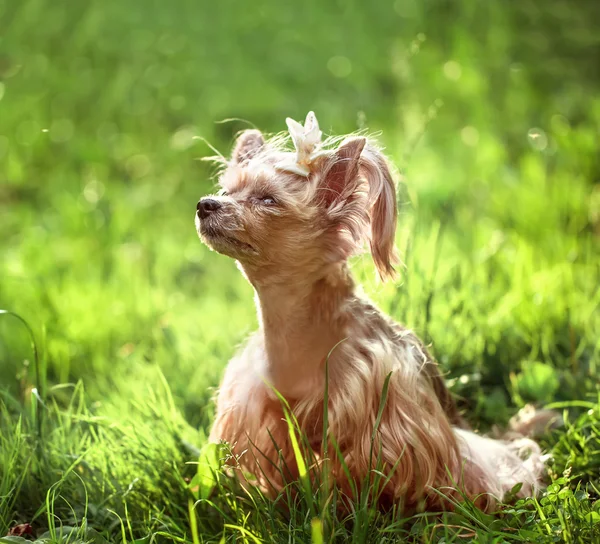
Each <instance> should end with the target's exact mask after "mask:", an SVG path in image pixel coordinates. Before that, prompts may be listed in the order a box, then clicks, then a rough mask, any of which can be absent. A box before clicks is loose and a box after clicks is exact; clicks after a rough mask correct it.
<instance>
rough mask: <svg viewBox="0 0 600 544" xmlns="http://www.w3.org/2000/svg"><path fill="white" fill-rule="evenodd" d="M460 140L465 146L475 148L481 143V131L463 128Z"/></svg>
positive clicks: (473, 128) (470, 127)
mask: <svg viewBox="0 0 600 544" xmlns="http://www.w3.org/2000/svg"><path fill="white" fill-rule="evenodd" d="M460 138H461V140H462V141H463V143H464V144H465V145H468V146H469V147H475V146H476V145H477V144H478V143H479V131H478V130H477V129H476V128H475V127H472V126H466V127H463V129H462V130H461V131H460Z"/></svg>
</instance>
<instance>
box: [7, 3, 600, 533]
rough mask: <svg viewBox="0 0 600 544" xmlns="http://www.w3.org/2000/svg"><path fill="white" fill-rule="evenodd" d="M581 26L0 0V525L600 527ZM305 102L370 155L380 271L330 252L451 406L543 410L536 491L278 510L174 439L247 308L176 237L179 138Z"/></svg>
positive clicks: (221, 131) (592, 215) (204, 254)
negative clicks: (546, 424) (385, 241)
mask: <svg viewBox="0 0 600 544" xmlns="http://www.w3.org/2000/svg"><path fill="white" fill-rule="evenodd" d="M599 19H600V4H597V3H595V2H591V1H589V2H586V1H584V0H581V1H579V2H570V1H567V0H548V1H547V2H544V3H543V5H541V4H540V3H538V2H534V1H532V0H523V1H522V2H520V3H516V2H497V1H489V2H483V1H479V2H477V1H472V0H459V1H457V2H454V3H450V2H445V1H441V0H424V1H421V2H417V1H416V0H396V1H395V2H392V1H389V2H388V1H385V2H371V3H369V2H360V3H359V2H355V3H353V2H351V3H342V2H334V1H332V0H328V1H322V2H317V1H314V0H311V1H309V2H304V3H297V4H295V5H294V4H289V3H285V2H280V1H276V0H262V1H260V2H257V3H254V4H246V5H242V4H241V3H237V4H235V3H233V2H228V1H224V2H207V1H206V0H178V1H172V2H148V1H143V0H129V1H128V2H123V1H118V0H104V1H94V0H78V1H77V2H75V1H70V2H51V1H50V0H0V309H1V310H2V313H0V543H2V544H6V543H8V542H13V544H14V543H17V544H18V543H20V542H24V540H22V539H23V538H26V539H29V540H34V539H36V538H38V539H39V540H40V541H43V542H61V543H66V542H72V543H76V542H84V541H93V542H95V543H103V542H105V541H109V542H123V543H126V542H127V543H139V544H141V543H144V544H146V543H150V542H163V541H164V542H182V543H183V542H186V543H187V542H190V543H192V542H193V543H194V544H197V543H199V542H315V543H320V542H332V541H337V542H372V543H380V542H397V541H399V540H403V539H404V540H408V541H414V542H439V543H441V542H470V541H474V542H485V543H488V542H489V543H491V542H542V543H546V542H548V543H550V542H563V541H564V542H574V543H575V542H577V543H584V542H600V387H599V382H600V308H599V307H600V154H599V149H600V136H599V134H600V92H599V91H600V62H599V59H600V34H599V33H598V30H597V21H598V20H599ZM309 110H314V111H315V112H316V113H317V115H318V117H319V120H320V122H321V126H322V128H323V129H324V130H325V132H327V133H328V134H344V133H347V132H351V131H354V130H357V129H368V130H369V131H371V132H372V133H376V134H377V135H378V138H379V140H380V141H381V143H382V144H383V145H384V146H385V147H386V149H387V153H388V155H389V156H390V158H391V159H392V160H393V162H394V163H395V165H396V166H397V168H398V170H399V172H400V174H401V178H402V179H401V189H400V191H399V204H400V206H401V214H400V220H399V226H398V235H397V244H398V247H399V248H400V250H401V253H402V258H403V261H404V266H403V268H402V270H401V274H400V278H399V279H398V280H397V281H396V282H393V283H386V284H382V283H379V282H378V281H377V280H376V279H375V274H374V271H373V267H372V264H371V262H370V260H369V258H368V256H363V257H360V258H357V259H355V260H354V262H353V270H354V272H355V274H356V276H357V278H358V279H359V280H360V282H361V283H362V285H363V286H364V290H365V291H366V292H367V293H368V295H369V296H370V297H371V298H372V299H373V300H375V301H376V302H377V304H379V306H380V307H381V308H382V309H383V310H385V311H387V312H388V313H390V314H391V315H392V316H394V317H395V318H396V319H397V320H399V321H402V322H403V323H406V324H407V326H409V327H411V328H412V329H413V330H415V331H416V332H417V333H418V334H419V335H420V336H421V337H422V338H423V339H424V340H425V341H426V342H427V343H428V344H430V345H431V350H432V352H433V353H434V354H435V356H436V358H437V359H438V361H439V363H440V365H441V366H442V368H443V370H444V372H445V373H446V375H447V381H448V385H449V386H450V387H451V389H452V390H453V391H454V392H455V393H456V395H458V396H459V398H460V405H461V408H462V410H463V411H464V412H465V415H466V417H467V418H468V419H469V421H470V422H471V424H472V425H473V426H474V427H475V428H477V429H480V430H481V431H483V432H487V431H490V430H491V429H493V428H494V427H495V426H497V427H499V428H502V427H503V426H505V425H506V424H507V421H508V420H509V418H510V417H511V416H512V415H513V414H515V413H516V412H517V411H518V410H519V409H520V408H522V407H523V406H524V405H526V404H527V403H533V404H535V405H537V406H540V407H542V406H551V407H554V408H555V409H556V410H558V411H560V412H561V414H563V415H564V419H565V424H564V426H563V427H562V428H560V429H557V430H555V431H552V432H550V433H548V434H546V435H545V436H544V437H543V438H542V439H541V443H542V445H543V447H544V449H545V450H546V451H547V452H549V453H550V454H551V455H552V458H551V460H549V462H548V482H549V484H550V485H549V487H548V488H547V489H546V490H545V491H543V492H542V493H541V494H540V495H539V496H538V497H537V498H531V499H526V500H520V501H518V502H517V503H515V502H514V501H513V502H512V503H511V504H506V505H502V506H501V507H500V508H499V510H498V512H497V513H496V514H494V515H485V514H483V513H481V512H480V511H478V510H477V509H476V508H475V507H474V506H473V505H472V504H469V503H468V502H466V503H464V504H462V505H459V507H458V508H457V510H456V512H454V513H452V514H443V515H442V514H438V515H431V516H430V515H417V516H412V517H409V518H405V517H403V515H402V513H401V512H387V513H384V512H377V511H375V510H373V509H372V508H370V506H369V504H368V501H367V500H365V499H364V497H363V498H359V499H358V500H357V503H356V508H355V511H354V513H352V514H349V515H339V514H337V513H336V510H335V504H333V503H332V502H331V501H328V500H326V497H324V496H323V494H322V493H320V491H319V490H318V489H315V490H314V496H313V495H312V494H308V493H307V492H305V491H304V490H303V489H302V488H300V492H299V494H298V496H297V499H296V502H295V503H294V504H293V506H292V508H290V509H287V510H286V509H284V508H282V507H281V505H280V502H281V501H279V502H277V501H276V502H273V501H269V500H267V499H266V498H264V497H262V496H261V495H260V494H259V493H257V492H251V493H245V492H243V491H241V490H240V489H237V487H236V485H235V483H234V482H232V481H228V480H227V479H225V478H223V477H218V478H215V477H214V476H213V475H212V473H211V471H210V469H211V468H213V467H214V465H215V463H214V461H211V455H212V454H213V453H214V451H212V450H206V449H204V450H203V452H204V453H203V454H202V456H200V453H199V452H200V450H202V448H203V447H204V445H205V444H206V436H207V433H208V429H209V426H210V422H211V419H212V415H213V406H212V404H211V399H212V396H213V393H214V389H215V387H216V386H217V385H218V382H219V378H220V376H221V373H222V371H223V368H224V366H225V364H226V363H227V361H228V359H229V358H230V357H231V356H232V354H233V353H234V352H235V350H236V349H237V347H238V346H239V345H240V343H241V342H243V340H244V339H245V337H246V336H247V335H248V334H249V333H250V332H251V331H252V330H253V329H254V328H255V327H256V317H255V314H254V307H253V301H252V297H253V293H252V289H251V288H250V286H249V285H247V284H246V283H245V281H244V279H243V278H242V277H241V275H240V274H239V272H238V270H237V269H236V267H235V264H234V263H233V262H232V261H231V260H229V259H228V258H226V257H223V256H220V255H217V254H216V253H212V252H210V251H209V250H208V249H207V248H206V247H204V246H203V245H202V244H201V243H200V241H199V240H198V238H197V236H196V232H195V229H194V224H193V219H194V212H195V204H196V201H197V200H198V198H199V197H200V196H202V195H204V194H207V193H209V192H210V191H211V190H212V187H213V185H214V169H213V168H212V167H211V166H210V165H209V164H208V163H206V162H203V161H202V160H201V159H202V158H203V157H206V156H208V155H212V154H214V153H213V151H212V150H211V147H214V148H216V149H217V150H219V151H220V152H222V153H228V151H229V149H230V146H231V143H232V142H233V139H234V137H235V134H236V133H237V132H238V131H239V130H240V129H243V128H246V127H247V126H249V125H250V126H252V125H256V126H258V127H260V128H261V129H263V130H265V131H267V132H278V131H281V130H283V129H284V128H285V123H284V120H285V117H286V116H291V117H294V118H296V119H302V118H303V117H304V115H305V114H306V112H307V111H309ZM32 340H33V341H32ZM199 461H200V462H199ZM217 468H218V467H217ZM19 524H29V525H30V526H31V527H30V534H25V535H21V536H18V531H17V529H15V528H16V526H17V525H19ZM21 529H22V530H24V529H26V527H25V526H22V527H21ZM27 529H28V530H29V528H27ZM9 531H12V533H13V536H11V537H7V538H3V537H2V535H6V534H8V533H9ZM15 535H16V536H15Z"/></svg>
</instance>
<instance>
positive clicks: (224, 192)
mask: <svg viewBox="0 0 600 544" xmlns="http://www.w3.org/2000/svg"><path fill="white" fill-rule="evenodd" d="M227 195H228V193H227V191H226V190H225V189H221V190H220V191H219V192H218V193H217V196H227Z"/></svg>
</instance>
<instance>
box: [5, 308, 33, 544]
mask: <svg viewBox="0 0 600 544" xmlns="http://www.w3.org/2000/svg"><path fill="white" fill-rule="evenodd" d="M0 313H4V310H0ZM29 543H30V541H29V540H27V539H26V538H23V537H22V536H1V537H0V544H29Z"/></svg>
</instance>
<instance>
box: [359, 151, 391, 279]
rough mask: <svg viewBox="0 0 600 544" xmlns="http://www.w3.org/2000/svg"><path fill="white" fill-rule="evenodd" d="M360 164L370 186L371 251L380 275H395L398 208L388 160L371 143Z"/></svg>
mask: <svg viewBox="0 0 600 544" xmlns="http://www.w3.org/2000/svg"><path fill="white" fill-rule="evenodd" d="M359 168H360V172H361V174H362V175H363V176H364V178H365V180H366V182H367V184H368V186H369V204H370V206H371V210H370V221H371V236H370V240H369V242H370V246H371V254H372V255H373V260H374V261H375V266H376V267H377V271H378V272H379V276H380V277H381V279H383V280H385V279H388V278H390V279H391V278H393V277H394V276H395V275H396V271H395V269H394V265H395V264H397V263H398V262H399V258H398V253H397V251H396V246H395V237H396V222H397V218H398V210H397V206H396V187H395V184H394V179H393V177H392V174H391V171H390V167H389V166H388V163H387V160H386V159H385V157H384V156H383V154H382V153H381V151H379V149H377V148H376V147H375V146H373V145H372V144H371V143H367V145H366V146H365V148H364V150H363V152H362V153H361V156H360V166H359Z"/></svg>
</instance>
